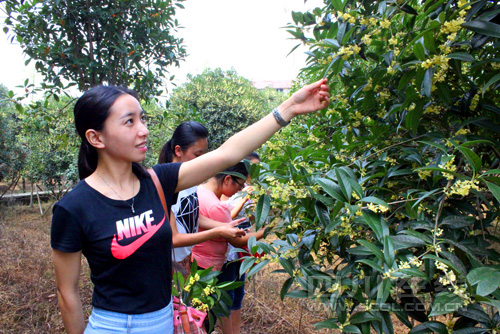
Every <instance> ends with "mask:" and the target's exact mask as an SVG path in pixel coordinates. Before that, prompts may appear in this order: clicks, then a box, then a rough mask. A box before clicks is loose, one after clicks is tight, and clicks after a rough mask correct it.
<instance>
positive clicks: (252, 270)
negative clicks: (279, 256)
mask: <svg viewBox="0 0 500 334" xmlns="http://www.w3.org/2000/svg"><path fill="white" fill-rule="evenodd" d="M268 263H269V260H267V259H266V260H264V261H262V262H259V263H257V264H256V265H255V266H253V267H252V268H250V270H249V271H248V273H247V277H250V276H252V275H254V274H256V273H258V272H259V271H261V270H262V269H263V268H264V267H265V266H266V265H267V264H268Z"/></svg>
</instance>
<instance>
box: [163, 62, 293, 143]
mask: <svg viewBox="0 0 500 334" xmlns="http://www.w3.org/2000/svg"><path fill="white" fill-rule="evenodd" d="M285 97H286V96H284V95H283V94H282V93H278V92H274V93H273V92H271V91H269V90H264V91H259V90H257V89H256V88H255V87H254V86H253V85H252V82H251V81H250V80H248V79H245V78H243V77H241V76H239V75H238V74H237V73H236V71H234V70H230V71H223V70H221V69H220V68H217V69H214V70H212V69H206V70H205V71H204V72H203V73H201V74H199V75H195V76H193V75H189V76H188V81H187V82H186V83H185V84H183V85H182V86H180V87H178V88H177V89H175V90H174V92H173V95H172V97H171V98H170V100H169V104H170V106H169V114H170V115H169V116H174V117H177V118H178V119H179V123H180V122H182V121H188V120H196V121H199V122H200V123H202V124H203V125H205V126H206V127H207V129H208V131H209V134H210V135H209V136H210V137H209V139H210V148H212V149H213V148H217V147H219V146H220V145H221V144H222V143H223V142H224V141H225V140H226V139H227V138H229V137H230V136H231V135H233V134H234V133H236V132H237V131H239V130H241V129H244V128H245V127H247V126H248V125H250V124H252V123H254V122H255V121H257V120H258V119H260V118H261V116H262V115H263V114H265V113H268V112H270V110H271V109H272V108H274V107H275V106H278V105H279V104H280V103H281V102H282V101H283V100H284V99H285Z"/></svg>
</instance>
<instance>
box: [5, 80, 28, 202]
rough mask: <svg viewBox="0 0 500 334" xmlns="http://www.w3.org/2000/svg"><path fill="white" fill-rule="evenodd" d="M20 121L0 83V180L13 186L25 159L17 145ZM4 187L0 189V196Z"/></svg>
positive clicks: (20, 147)
mask: <svg viewBox="0 0 500 334" xmlns="http://www.w3.org/2000/svg"><path fill="white" fill-rule="evenodd" d="M19 132H20V123H19V122H18V117H17V115H16V109H15V104H14V103H12V102H9V91H8V89H7V87H5V86H4V85H0V181H4V182H5V183H6V184H7V185H8V186H7V189H8V188H10V187H11V186H14V185H15V184H16V183H17V182H18V181H19V178H20V176H21V171H22V169H23V167H24V163H25V160H26V152H25V150H24V149H23V147H22V146H21V145H19V140H18V133H19ZM5 191H6V189H0V196H2V195H3V194H4V193H5Z"/></svg>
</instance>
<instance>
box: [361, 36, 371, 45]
mask: <svg viewBox="0 0 500 334" xmlns="http://www.w3.org/2000/svg"><path fill="white" fill-rule="evenodd" d="M361 42H363V43H364V44H366V45H370V44H372V37H371V35H370V34H366V35H364V36H363V37H361Z"/></svg>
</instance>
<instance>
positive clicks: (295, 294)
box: [286, 290, 309, 298]
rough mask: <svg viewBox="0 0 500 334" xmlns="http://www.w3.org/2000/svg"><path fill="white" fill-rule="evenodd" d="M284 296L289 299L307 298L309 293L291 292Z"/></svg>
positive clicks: (304, 291) (301, 291)
mask: <svg viewBox="0 0 500 334" xmlns="http://www.w3.org/2000/svg"><path fill="white" fill-rule="evenodd" d="M286 296H287V297H290V298H308V297H309V292H308V291H306V290H292V291H290V292H289V293H287V294H286Z"/></svg>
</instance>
